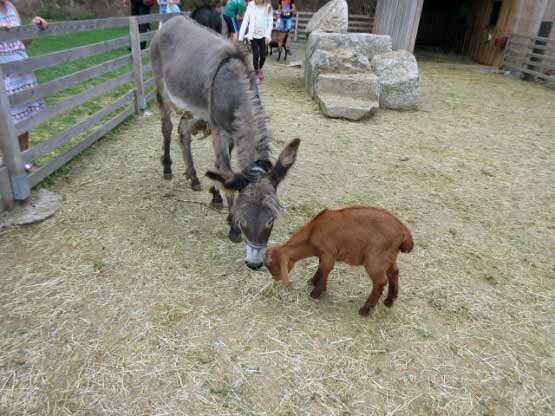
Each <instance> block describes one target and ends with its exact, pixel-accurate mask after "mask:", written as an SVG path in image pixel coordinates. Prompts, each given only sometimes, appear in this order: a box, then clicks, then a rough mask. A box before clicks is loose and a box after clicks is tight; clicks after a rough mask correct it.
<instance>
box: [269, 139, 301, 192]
mask: <svg viewBox="0 0 555 416" xmlns="http://www.w3.org/2000/svg"><path fill="white" fill-rule="evenodd" d="M300 144H301V139H298V138H297V139H293V140H291V141H290V142H289V144H287V146H285V149H283V151H282V152H281V154H280V155H279V158H278V160H277V162H276V164H275V165H274V167H273V169H272V171H271V172H270V180H271V182H272V185H274V188H277V187H278V185H279V183H280V182H281V181H282V180H283V178H285V176H286V175H287V172H288V171H289V168H290V167H291V166H293V164H294V163H295V160H296V159H297V151H298V150H299V145H300Z"/></svg>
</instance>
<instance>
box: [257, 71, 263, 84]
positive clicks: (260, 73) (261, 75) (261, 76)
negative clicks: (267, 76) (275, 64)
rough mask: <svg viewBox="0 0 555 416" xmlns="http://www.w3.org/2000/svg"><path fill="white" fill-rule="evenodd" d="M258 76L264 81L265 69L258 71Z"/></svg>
mask: <svg viewBox="0 0 555 416" xmlns="http://www.w3.org/2000/svg"><path fill="white" fill-rule="evenodd" d="M258 78H260V82H262V81H264V71H262V70H259V71H258Z"/></svg>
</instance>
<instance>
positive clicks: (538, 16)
mask: <svg viewBox="0 0 555 416" xmlns="http://www.w3.org/2000/svg"><path fill="white" fill-rule="evenodd" d="M548 3H549V1H548V0H522V1H521V2H520V4H519V10H518V12H517V14H516V17H515V21H514V27H513V32H514V33H518V34H520V35H526V36H537V35H538V30H539V28H540V24H541V22H542V20H543V17H544V14H545V11H546V10H547V6H548Z"/></svg>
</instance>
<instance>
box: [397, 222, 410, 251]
mask: <svg viewBox="0 0 555 416" xmlns="http://www.w3.org/2000/svg"><path fill="white" fill-rule="evenodd" d="M413 248H414V240H413V239H412V234H411V233H410V230H409V229H408V228H407V227H404V233H403V241H401V245H400V246H399V250H401V252H403V253H410V252H411V251H412V249H413Z"/></svg>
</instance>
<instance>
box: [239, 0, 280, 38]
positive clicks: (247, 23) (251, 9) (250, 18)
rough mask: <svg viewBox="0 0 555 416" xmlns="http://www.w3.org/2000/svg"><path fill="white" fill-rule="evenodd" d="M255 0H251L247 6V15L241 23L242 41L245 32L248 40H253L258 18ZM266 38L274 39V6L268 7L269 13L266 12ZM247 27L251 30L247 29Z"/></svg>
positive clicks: (240, 36) (240, 33)
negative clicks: (255, 22)
mask: <svg viewBox="0 0 555 416" xmlns="http://www.w3.org/2000/svg"><path fill="white" fill-rule="evenodd" d="M255 7H256V6H255V5H254V1H250V2H249V4H248V6H247V11H246V12H245V16H244V17H243V23H241V29H239V40H240V41H242V40H243V39H244V38H245V32H247V33H246V35H247V39H248V40H252V37H253V35H254V21H255V19H256V10H255ZM265 23H266V33H265V38H266V39H272V27H273V24H274V16H273V13H272V8H271V7H268V13H267V14H266V22H265ZM247 27H248V28H249V30H248V31H247Z"/></svg>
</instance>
